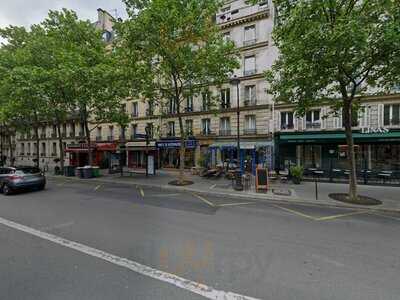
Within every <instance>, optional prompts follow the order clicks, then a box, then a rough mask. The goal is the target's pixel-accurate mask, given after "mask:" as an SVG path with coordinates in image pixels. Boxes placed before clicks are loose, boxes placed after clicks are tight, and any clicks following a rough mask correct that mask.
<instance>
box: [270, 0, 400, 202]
mask: <svg viewBox="0 0 400 300" xmlns="http://www.w3.org/2000/svg"><path fill="white" fill-rule="evenodd" d="M274 4H275V6H276V9H277V12H278V16H277V17H278V19H277V20H276V21H277V22H276V26H275V28H274V32H273V38H274V41H275V43H276V46H277V47H278V48H279V50H280V56H279V58H278V60H277V61H276V62H275V64H274V65H273V67H272V70H270V71H268V72H267V81H268V82H269V84H270V92H271V93H272V94H273V95H274V97H275V100H276V101H278V102H279V101H284V102H290V103H293V104H295V105H296V110H297V112H298V113H299V114H300V115H303V114H304V113H305V112H306V111H307V110H308V109H309V108H311V107H312V106H318V105H323V104H328V105H330V106H331V108H332V109H333V111H334V113H336V114H337V113H338V112H339V111H340V110H342V115H343V121H344V127H345V133H346V141H347V144H348V152H349V162H350V165H351V169H350V180H349V199H350V200H351V201H353V202H357V201H358V199H359V198H358V194H357V178H356V164H355V153H354V140H353V135H352V121H353V119H354V115H356V114H357V111H358V110H359V109H360V96H362V95H364V94H366V93H370V92H371V90H370V87H374V88H375V89H378V90H379V89H380V90H381V91H382V92H383V90H384V89H385V88H388V87H390V86H393V84H394V83H395V82H396V80H398V79H399V76H398V74H399V73H398V67H397V70H395V68H394V67H393V65H394V64H396V61H397V66H398V65H399V64H398V62H399V61H398V60H399V57H400V45H399V41H400V32H399V30H398V29H399V28H400V26H399V12H400V3H399V2H398V1H393V0H368V1H367V0H358V1H357V0H331V1H320V0H294V1H287V0H277V1H274Z"/></svg>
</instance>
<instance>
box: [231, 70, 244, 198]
mask: <svg viewBox="0 0 400 300" xmlns="http://www.w3.org/2000/svg"><path fill="white" fill-rule="evenodd" d="M230 84H231V85H234V86H235V85H236V115H237V126H236V132H237V137H236V142H237V170H236V186H235V190H240V191H241V190H243V184H242V178H241V169H240V168H241V163H240V99H239V84H240V79H239V78H237V76H236V75H235V76H233V77H232V78H231V80H230Z"/></svg>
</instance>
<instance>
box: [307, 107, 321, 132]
mask: <svg viewBox="0 0 400 300" xmlns="http://www.w3.org/2000/svg"><path fill="white" fill-rule="evenodd" d="M306 128H307V129H317V128H321V111H320V110H319V109H318V110H311V111H308V112H307V113H306Z"/></svg>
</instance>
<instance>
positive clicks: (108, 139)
mask: <svg viewBox="0 0 400 300" xmlns="http://www.w3.org/2000/svg"><path fill="white" fill-rule="evenodd" d="M114 140H115V139H114V136H113V135H109V136H108V137H107V141H109V142H113V141H114Z"/></svg>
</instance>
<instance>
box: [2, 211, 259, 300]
mask: <svg viewBox="0 0 400 300" xmlns="http://www.w3.org/2000/svg"><path fill="white" fill-rule="evenodd" d="M0 224H3V225H5V226H7V227H10V228H13V229H16V230H19V231H22V232H25V233H28V234H30V235H33V236H36V237H39V238H41V239H43V240H47V241H50V242H52V243H55V244H58V245H61V246H63V247H66V248H70V249H73V250H76V251H79V252H81V253H85V254H87V255H89V256H92V257H97V258H99V259H102V260H104V261H107V262H110V263H112V264H114V265H117V266H120V267H123V268H126V269H129V270H131V271H134V272H136V273H138V274H141V275H144V276H147V277H150V278H153V279H156V280H159V281H163V282H166V283H168V284H171V285H174V286H176V287H178V288H181V289H183V290H187V291H190V292H192V293H195V294H198V295H201V296H203V297H205V298H207V299H214V300H259V299H256V298H252V297H247V296H243V295H239V294H235V293H232V292H225V291H221V290H216V289H214V288H212V287H210V286H207V285H204V284H201V283H198V282H195V281H191V280H188V279H185V278H182V277H179V276H177V275H175V274H171V273H167V272H163V271H161V270H157V269H154V268H152V267H148V266H146V265H142V264H140V263H138V262H135V261H132V260H129V259H127V258H123V257H119V256H116V255H113V254H110V253H107V252H104V251H102V250H99V249H96V248H92V247H89V246H86V245H84V244H80V243H78V242H74V241H71V240H67V239H64V238H62V237H59V236H56V235H53V234H50V233H47V232H43V231H39V230H37V229H34V228H31V227H28V226H25V225H22V224H19V223H15V222H13V221H10V220H7V219H4V218H1V217H0Z"/></svg>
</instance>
